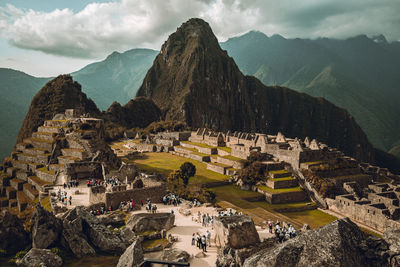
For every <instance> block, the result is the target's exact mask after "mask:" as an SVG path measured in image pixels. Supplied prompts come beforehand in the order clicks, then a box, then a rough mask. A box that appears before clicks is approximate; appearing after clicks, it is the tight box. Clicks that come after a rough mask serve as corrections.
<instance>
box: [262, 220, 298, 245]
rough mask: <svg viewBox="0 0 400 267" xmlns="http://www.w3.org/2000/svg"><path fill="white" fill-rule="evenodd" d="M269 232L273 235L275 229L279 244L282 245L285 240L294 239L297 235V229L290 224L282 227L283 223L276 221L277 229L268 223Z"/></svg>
mask: <svg viewBox="0 0 400 267" xmlns="http://www.w3.org/2000/svg"><path fill="white" fill-rule="evenodd" d="M267 224H268V228H269V232H270V233H272V229H273V228H274V233H275V237H276V240H277V242H279V243H282V242H283V241H285V240H289V239H290V238H293V237H295V236H296V235H297V232H296V229H294V227H293V226H292V225H291V224H290V223H288V224H287V227H285V226H281V223H280V222H279V221H276V223H275V227H273V224H274V223H273V222H272V221H270V220H268V222H267Z"/></svg>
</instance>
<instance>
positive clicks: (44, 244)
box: [31, 205, 62, 249]
mask: <svg viewBox="0 0 400 267" xmlns="http://www.w3.org/2000/svg"><path fill="white" fill-rule="evenodd" d="M61 231H62V223H61V220H60V219H57V218H56V217H55V216H54V215H53V214H52V213H50V212H48V211H47V210H45V209H44V208H43V207H42V206H41V205H36V206H35V211H34V213H33V217H32V226H31V232H32V247H33V248H42V249H46V248H49V247H50V246H51V245H54V244H55V243H56V242H57V241H58V240H59V238H60V234H61Z"/></svg>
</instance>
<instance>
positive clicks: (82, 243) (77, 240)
mask: <svg viewBox="0 0 400 267" xmlns="http://www.w3.org/2000/svg"><path fill="white" fill-rule="evenodd" d="M62 237H63V241H65V242H64V243H65V247H67V248H69V249H70V250H71V251H72V253H74V255H75V256H76V257H77V258H82V257H84V256H93V255H95V254H96V251H95V250H94V248H93V247H92V246H91V245H90V244H89V242H88V241H87V239H86V236H85V235H84V233H83V229H82V219H81V218H80V217H78V215H77V212H76V209H73V210H71V211H69V212H68V213H67V214H66V215H65V216H64V219H63V230H62Z"/></svg>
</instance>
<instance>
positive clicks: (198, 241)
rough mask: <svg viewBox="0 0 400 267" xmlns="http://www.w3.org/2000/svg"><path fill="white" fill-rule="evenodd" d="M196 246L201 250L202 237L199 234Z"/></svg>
mask: <svg viewBox="0 0 400 267" xmlns="http://www.w3.org/2000/svg"><path fill="white" fill-rule="evenodd" d="M196 245H197V247H198V248H201V237H200V235H199V233H197V237H196Z"/></svg>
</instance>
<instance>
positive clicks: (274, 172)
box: [269, 169, 289, 174]
mask: <svg viewBox="0 0 400 267" xmlns="http://www.w3.org/2000/svg"><path fill="white" fill-rule="evenodd" d="M288 172H289V171H287V170H284V169H283V170H276V171H269V173H270V174H283V173H288Z"/></svg>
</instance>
